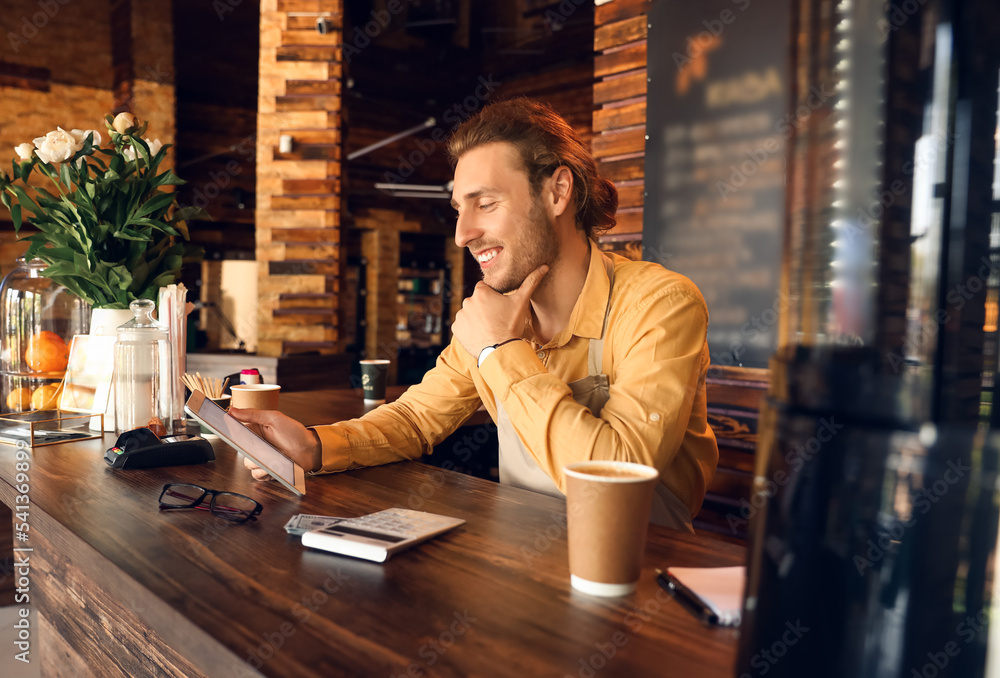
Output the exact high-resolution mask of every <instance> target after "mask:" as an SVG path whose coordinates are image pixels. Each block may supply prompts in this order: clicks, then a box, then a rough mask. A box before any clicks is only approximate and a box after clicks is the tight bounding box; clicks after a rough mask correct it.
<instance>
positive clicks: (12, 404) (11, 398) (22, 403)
mask: <svg viewBox="0 0 1000 678" xmlns="http://www.w3.org/2000/svg"><path fill="white" fill-rule="evenodd" d="M29 407H31V389H30V388H28V387H27V386H21V387H19V388H15V389H14V390H13V391H11V392H10V393H8V394H7V409H8V410H11V411H12V412H23V411H24V410H26V409H28V408H29Z"/></svg>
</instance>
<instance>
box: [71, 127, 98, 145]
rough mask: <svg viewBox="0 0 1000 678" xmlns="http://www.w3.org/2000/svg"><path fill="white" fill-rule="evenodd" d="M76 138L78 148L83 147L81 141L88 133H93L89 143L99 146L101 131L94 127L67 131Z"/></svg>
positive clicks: (82, 141)
mask: <svg viewBox="0 0 1000 678" xmlns="http://www.w3.org/2000/svg"><path fill="white" fill-rule="evenodd" d="M69 133H70V134H72V135H73V138H74V139H76V141H77V143H78V144H80V148H83V143H84V142H85V141H86V140H87V135H88V134H93V135H94V138H93V139H92V140H91V142H90V143H91V145H93V146H100V145H101V133H100V132H98V131H97V130H96V129H73V130H70V131H69Z"/></svg>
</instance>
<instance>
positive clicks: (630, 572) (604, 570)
mask: <svg viewBox="0 0 1000 678" xmlns="http://www.w3.org/2000/svg"><path fill="white" fill-rule="evenodd" d="M563 470H564V472H565V473H566V514H567V522H568V528H569V572H570V583H571V584H572V586H573V588H575V589H577V590H578V591H582V592H584V593H589V594H591V595H595V596H623V595H627V594H629V593H632V592H633V591H635V589H636V585H637V584H638V582H639V572H640V569H641V567H642V555H643V553H644V552H645V548H646V528H647V526H648V525H649V510H650V507H651V506H652V503H653V491H654V490H655V489H656V483H657V482H659V477H660V474H659V472H658V471H657V470H656V469H655V468H653V467H651V466H644V465H642V464H632V463H628V462H621V461H583V462H578V463H575V464H569V465H568V466H566V467H565V468H564V469H563Z"/></svg>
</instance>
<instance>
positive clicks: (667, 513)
mask: <svg viewBox="0 0 1000 678" xmlns="http://www.w3.org/2000/svg"><path fill="white" fill-rule="evenodd" d="M602 257H603V259H604V266H605V268H606V269H607V271H608V282H609V283H610V287H609V291H608V308H607V309H606V310H605V312H604V327H603V328H602V329H601V336H600V338H599V339H591V340H590V350H589V354H588V359H587V373H588V376H586V377H584V378H583V379H579V380H577V381H574V382H573V383H571V384H569V387H570V389H571V390H572V391H573V400H575V401H576V402H578V403H579V404H581V405H583V406H585V407H587V408H588V409H589V410H590V412H591V413H592V414H593V415H594V416H595V417H599V416H600V415H601V410H602V409H604V405H605V404H607V402H608V398H610V397H611V393H610V390H609V381H608V375H606V374H603V373H602V372H601V367H602V366H601V359H602V356H603V353H604V337H605V335H606V334H607V330H608V315H609V314H610V312H611V293H610V291H611V289H613V288H614V283H615V273H614V265H613V264H612V263H611V260H610V259H608V258H607V257H606V256H603V255H602ZM497 436H498V438H499V443H500V482H501V483H503V484H505V485H513V486H514V487H520V488H524V489H526V490H532V491H534V492H541V493H542V494H549V495H552V496H554V497H563V496H564V495H563V493H562V492H560V491H559V488H558V487H556V484H555V482H553V480H552V479H551V478H550V477H549V476H548V474H546V473H545V471H543V470H542V469H541V467H540V466H539V465H538V464H537V463H536V462H535V459H534V458H533V457H532V456H531V453H530V452H528V449H527V447H526V446H525V445H524V442H523V441H522V440H521V438H520V436H519V435H518V433H517V431H516V430H514V426H513V424H511V421H510V417H508V416H507V412H506V410H504V408H503V405H502V404H501V403H500V401H499V400H498V401H497ZM649 520H650V522H652V523H654V524H657V525H663V526H666V527H671V528H673V529H675V530H681V531H684V532H691V533H693V532H694V528H693V527H692V526H691V513H690V511H689V510H688V507H687V505H685V504H684V502H682V501H681V500H680V499H678V498H677V497H676V496H674V493H673V492H671V491H670V490H668V489H667V486H666V485H664V484H663V483H662V482H658V483H657V484H656V492H655V493H654V495H653V507H652V510H651V511H650V516H649Z"/></svg>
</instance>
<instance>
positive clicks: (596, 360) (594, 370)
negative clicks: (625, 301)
mask: <svg viewBox="0 0 1000 678" xmlns="http://www.w3.org/2000/svg"><path fill="white" fill-rule="evenodd" d="M592 247H597V245H592ZM601 258H602V259H603V260H604V270H606V271H607V272H608V307H607V308H606V309H604V326H603V327H601V337H600V339H591V340H590V351H589V352H588V354H587V374H590V375H595V374H603V373H604V369H603V368H604V337H605V335H606V334H607V331H608V316H610V315H611V292H612V291H613V290H614V288H615V265H614V264H613V263H612V262H611V259H609V258H608V256H607V255H606V254H604V253H603V252H602V253H601Z"/></svg>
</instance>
